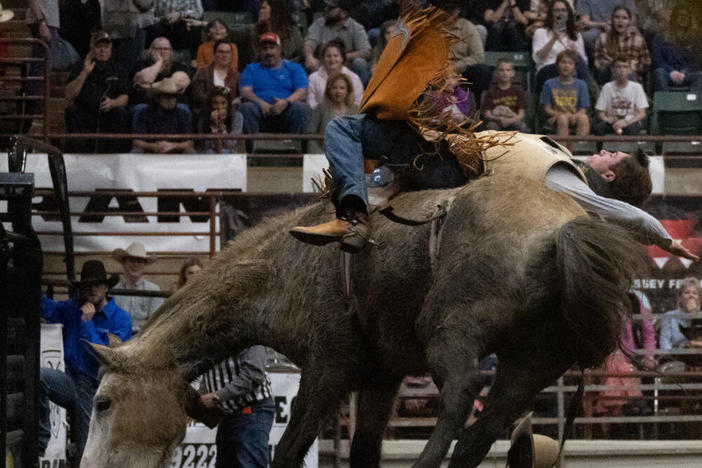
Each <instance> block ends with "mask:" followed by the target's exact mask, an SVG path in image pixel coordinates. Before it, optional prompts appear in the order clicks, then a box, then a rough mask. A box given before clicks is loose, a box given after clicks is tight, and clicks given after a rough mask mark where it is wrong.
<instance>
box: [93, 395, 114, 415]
mask: <svg viewBox="0 0 702 468" xmlns="http://www.w3.org/2000/svg"><path fill="white" fill-rule="evenodd" d="M111 405H112V401H111V400H110V399H109V398H107V397H97V398H95V411H97V412H98V413H101V412H103V411H107V410H108V409H110V406H111Z"/></svg>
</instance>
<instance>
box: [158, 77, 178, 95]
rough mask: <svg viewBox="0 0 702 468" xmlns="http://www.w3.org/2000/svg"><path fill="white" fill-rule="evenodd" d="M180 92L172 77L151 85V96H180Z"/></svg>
mask: <svg viewBox="0 0 702 468" xmlns="http://www.w3.org/2000/svg"><path fill="white" fill-rule="evenodd" d="M179 92H180V90H179V89H178V85H177V84H176V82H175V80H174V79H173V78H172V77H169V78H164V79H162V80H161V81H157V82H156V83H154V84H152V85H151V94H152V95H154V96H155V95H158V94H178V93H179Z"/></svg>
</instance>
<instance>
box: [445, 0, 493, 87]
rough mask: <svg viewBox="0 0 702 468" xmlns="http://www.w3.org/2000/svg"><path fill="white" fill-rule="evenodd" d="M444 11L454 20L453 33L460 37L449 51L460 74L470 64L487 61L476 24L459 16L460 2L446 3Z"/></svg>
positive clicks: (450, 58)
mask: <svg viewBox="0 0 702 468" xmlns="http://www.w3.org/2000/svg"><path fill="white" fill-rule="evenodd" d="M444 11H445V12H446V13H447V14H448V15H449V16H451V18H452V19H453V20H454V23H453V27H452V28H451V33H453V34H455V35H456V36H457V37H458V38H460V39H459V40H458V41H456V42H454V43H453V44H452V46H451V52H450V53H449V60H450V61H451V65H452V66H453V69H454V71H455V72H456V73H457V74H459V75H460V74H462V73H463V72H465V71H466V68H467V67H468V66H471V65H476V64H482V63H483V62H484V61H485V49H484V48H483V44H482V42H480V35H479V34H478V30H477V29H476V28H475V25H474V24H473V23H471V22H470V21H468V20H467V19H465V18H461V17H460V16H459V13H460V11H461V10H460V5H459V4H458V3H448V4H446V5H445V6H444Z"/></svg>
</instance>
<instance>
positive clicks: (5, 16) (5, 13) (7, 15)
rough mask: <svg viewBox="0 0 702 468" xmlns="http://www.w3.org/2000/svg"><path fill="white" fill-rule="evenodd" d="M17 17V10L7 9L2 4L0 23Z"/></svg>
mask: <svg viewBox="0 0 702 468" xmlns="http://www.w3.org/2000/svg"><path fill="white" fill-rule="evenodd" d="M14 17H15V12H14V11H12V10H5V9H4V8H3V7H2V5H1V4H0V23H4V22H5V21H10V20H11V19H12V18H14Z"/></svg>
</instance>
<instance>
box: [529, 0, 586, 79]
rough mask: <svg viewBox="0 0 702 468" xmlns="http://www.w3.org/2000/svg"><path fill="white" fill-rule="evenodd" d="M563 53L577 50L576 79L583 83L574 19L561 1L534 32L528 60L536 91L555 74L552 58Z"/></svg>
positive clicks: (580, 45) (581, 52) (580, 47)
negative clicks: (532, 71) (534, 77)
mask: <svg viewBox="0 0 702 468" xmlns="http://www.w3.org/2000/svg"><path fill="white" fill-rule="evenodd" d="M564 50H574V51H577V56H576V63H575V65H576V72H577V73H576V76H577V77H578V78H579V79H581V80H587V75H588V70H587V55H586V54H585V45H584V43H583V38H582V36H581V35H580V33H579V32H578V31H577V30H576V29H575V16H574V14H573V10H572V9H571V7H570V4H569V3H568V2H566V1H565V0H555V1H554V2H553V3H551V6H550V7H549V9H548V12H547V14H546V23H545V25H544V27H543V28H539V29H537V30H536V31H535V32H534V39H533V41H532V54H531V56H532V58H533V59H534V64H535V65H536V91H537V92H539V91H541V88H542V87H543V84H544V82H545V81H546V80H548V79H549V78H553V77H555V76H557V75H558V67H557V66H556V57H557V56H558V54H559V53H560V52H562V51H564Z"/></svg>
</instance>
